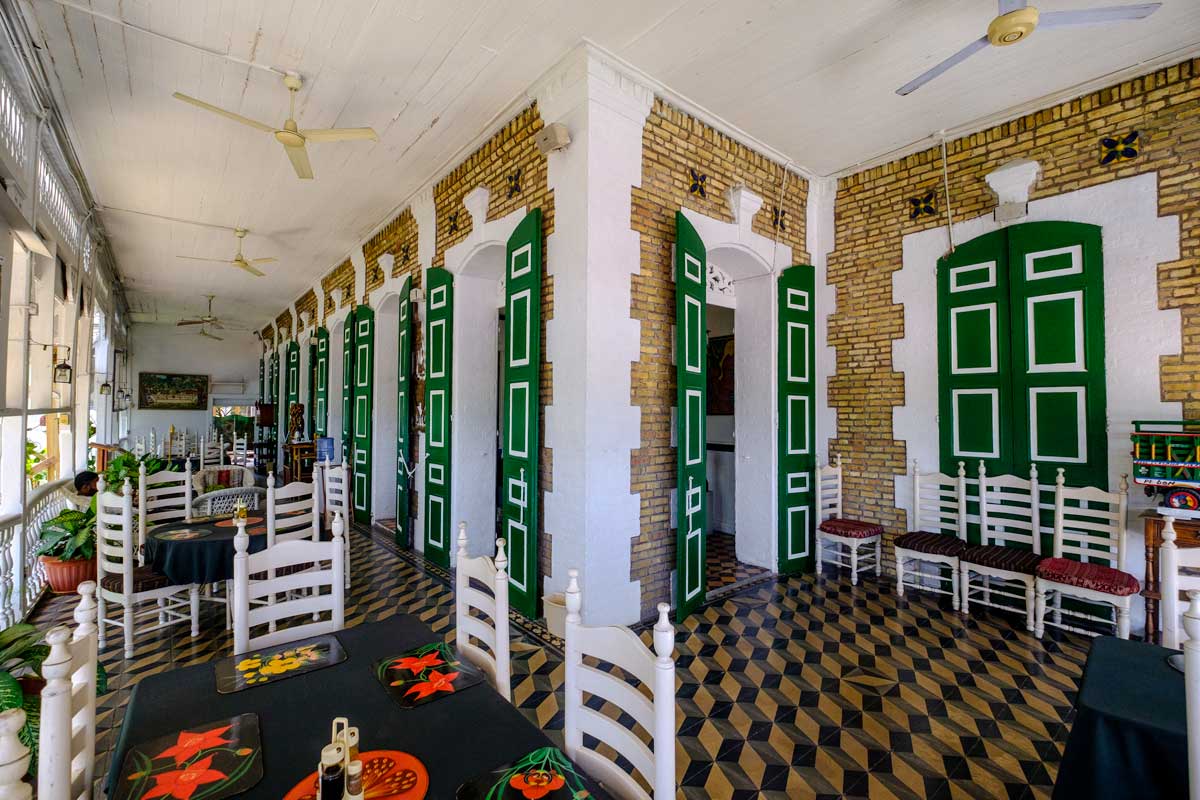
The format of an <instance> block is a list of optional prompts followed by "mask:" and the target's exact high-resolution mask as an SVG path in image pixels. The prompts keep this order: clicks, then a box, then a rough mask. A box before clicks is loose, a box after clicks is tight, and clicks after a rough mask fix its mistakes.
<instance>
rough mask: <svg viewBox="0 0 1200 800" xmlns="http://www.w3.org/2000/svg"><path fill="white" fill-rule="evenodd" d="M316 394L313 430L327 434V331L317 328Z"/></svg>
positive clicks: (319, 434)
mask: <svg viewBox="0 0 1200 800" xmlns="http://www.w3.org/2000/svg"><path fill="white" fill-rule="evenodd" d="M315 375H316V377H315V378H314V380H313V383H314V385H315V386H316V395H315V398H314V400H313V415H314V416H313V423H314V424H313V432H314V435H316V436H328V435H329V331H327V330H326V329H325V328H317V355H316V371H315Z"/></svg>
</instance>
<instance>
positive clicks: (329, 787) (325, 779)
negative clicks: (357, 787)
mask: <svg viewBox="0 0 1200 800" xmlns="http://www.w3.org/2000/svg"><path fill="white" fill-rule="evenodd" d="M344 757H345V750H344V748H343V747H342V746H341V745H340V744H327V745H325V747H323V748H322V749H321V775H320V778H319V780H318V781H317V792H318V794H317V797H319V798H320V800H342V795H343V794H344V793H345V791H346V769H345V767H344V766H343V765H342V759H343V758H344Z"/></svg>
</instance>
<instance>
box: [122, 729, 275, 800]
mask: <svg viewBox="0 0 1200 800" xmlns="http://www.w3.org/2000/svg"><path fill="white" fill-rule="evenodd" d="M262 776H263V765H262V741H261V738H260V734H259V730H258V715H257V714H240V715H238V716H236V717H233V718H231V719H224V720H218V721H216V722H206V723H204V724H202V725H194V726H191V727H189V728H187V729H186V730H182V731H179V732H177V733H172V734H169V735H167V736H160V737H159V738H157V739H151V740H150V741H148V742H142V743H139V744H136V745H134V746H133V747H131V748H129V752H127V753H126V754H125V762H124V763H123V764H122V765H121V774H120V777H119V778H118V779H117V786H116V796H115V797H114V798H113V800H152V798H155V797H165V798H173V799H174V800H193V795H196V796H201V795H202V796H203V797H204V800H221V798H224V797H234V796H236V795H239V794H242V793H244V792H245V791H247V790H248V789H250V788H251V787H252V786H254V785H255V784H256V783H258V782H259V781H260V780H262Z"/></svg>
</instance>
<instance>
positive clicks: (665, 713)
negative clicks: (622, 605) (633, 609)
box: [654, 603, 675, 798]
mask: <svg viewBox="0 0 1200 800" xmlns="http://www.w3.org/2000/svg"><path fill="white" fill-rule="evenodd" d="M670 611H671V607H670V606H669V605H667V604H666V603H659V604H658V622H656V623H655V624H654V654H655V656H656V658H655V659H654V797H655V798H660V797H665V798H670V797H674V796H675V627H674V626H673V625H671V621H670V620H669V619H668V618H667V615H668V614H669V613H670Z"/></svg>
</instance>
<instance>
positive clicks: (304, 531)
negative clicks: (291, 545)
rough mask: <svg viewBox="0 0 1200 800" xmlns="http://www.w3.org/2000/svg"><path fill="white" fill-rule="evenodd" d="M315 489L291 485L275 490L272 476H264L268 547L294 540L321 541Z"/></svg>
mask: <svg viewBox="0 0 1200 800" xmlns="http://www.w3.org/2000/svg"><path fill="white" fill-rule="evenodd" d="M317 497H318V492H317V487H316V484H313V483H305V482H303V481H293V482H292V483H289V484H287V485H286V486H283V487H282V488H279V489H276V488H275V474H274V473H270V474H268V475H267V544H268V546H270V545H273V544H275V543H276V542H278V541H290V540H293V539H311V540H313V541H314V542H315V541H318V540H320V538H321V521H320V517H319V516H318V514H317Z"/></svg>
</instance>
